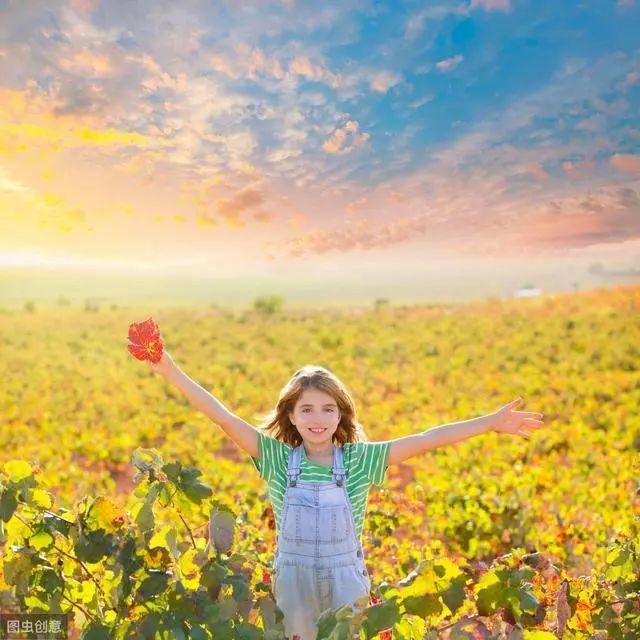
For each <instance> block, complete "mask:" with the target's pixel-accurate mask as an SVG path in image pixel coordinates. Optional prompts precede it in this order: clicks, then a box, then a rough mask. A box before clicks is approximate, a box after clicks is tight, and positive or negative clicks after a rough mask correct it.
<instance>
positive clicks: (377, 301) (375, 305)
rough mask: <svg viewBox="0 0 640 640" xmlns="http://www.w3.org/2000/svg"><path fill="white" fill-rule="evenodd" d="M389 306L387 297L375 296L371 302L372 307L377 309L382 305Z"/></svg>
mask: <svg viewBox="0 0 640 640" xmlns="http://www.w3.org/2000/svg"><path fill="white" fill-rule="evenodd" d="M388 306H389V298H376V299H375V300H374V302H373V308H374V309H375V310H376V311H377V310H378V309H382V308H383V307H388Z"/></svg>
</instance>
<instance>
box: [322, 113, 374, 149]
mask: <svg viewBox="0 0 640 640" xmlns="http://www.w3.org/2000/svg"><path fill="white" fill-rule="evenodd" d="M358 126H359V125H358V123H357V122H356V121H355V120H349V121H348V122H346V124H345V125H344V127H342V128H341V129H340V128H338V129H336V130H335V131H334V132H333V135H332V136H331V137H330V138H329V139H328V140H325V142H324V144H323V145H322V149H323V150H324V151H326V152H327V153H337V154H342V153H350V152H351V151H353V150H354V149H357V148H358V147H361V146H363V145H365V144H366V143H367V141H368V140H369V138H370V135H369V134H368V133H365V132H362V133H358ZM348 139H350V140H351V144H349V143H348V142H347V141H348Z"/></svg>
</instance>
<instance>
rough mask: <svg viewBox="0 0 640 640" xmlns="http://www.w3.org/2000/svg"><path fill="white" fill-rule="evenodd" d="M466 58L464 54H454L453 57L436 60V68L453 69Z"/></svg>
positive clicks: (440, 69)
mask: <svg viewBox="0 0 640 640" xmlns="http://www.w3.org/2000/svg"><path fill="white" fill-rule="evenodd" d="M463 60H464V56H462V55H460V54H458V55H457V56H453V57H452V58H447V59H446V60H440V61H439V62H436V69H438V71H451V70H452V69H455V68H456V67H457V66H458V65H459V64H460V63H461V62H462V61H463Z"/></svg>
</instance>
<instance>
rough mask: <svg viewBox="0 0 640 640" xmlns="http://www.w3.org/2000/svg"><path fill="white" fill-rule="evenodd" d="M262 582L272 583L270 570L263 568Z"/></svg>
mask: <svg viewBox="0 0 640 640" xmlns="http://www.w3.org/2000/svg"><path fill="white" fill-rule="evenodd" d="M262 582H264V583H265V584H271V575H270V574H269V572H268V571H265V570H264V569H263V570H262Z"/></svg>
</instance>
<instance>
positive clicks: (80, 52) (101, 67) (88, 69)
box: [58, 48, 114, 77]
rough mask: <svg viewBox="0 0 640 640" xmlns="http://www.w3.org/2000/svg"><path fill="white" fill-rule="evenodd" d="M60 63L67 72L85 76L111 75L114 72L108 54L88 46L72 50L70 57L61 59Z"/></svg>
mask: <svg viewBox="0 0 640 640" xmlns="http://www.w3.org/2000/svg"><path fill="white" fill-rule="evenodd" d="M58 64H59V65H60V67H61V68H62V69H64V70H65V71H67V72H70V73H75V74H78V75H83V76H90V77H98V76H109V75H112V74H113V73H114V68H113V65H112V63H111V59H110V57H109V56H108V55H106V54H104V53H99V52H96V51H91V50H90V49H87V48H82V49H77V50H75V51H71V52H70V53H69V57H67V58H63V59H61V60H59V61H58Z"/></svg>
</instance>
